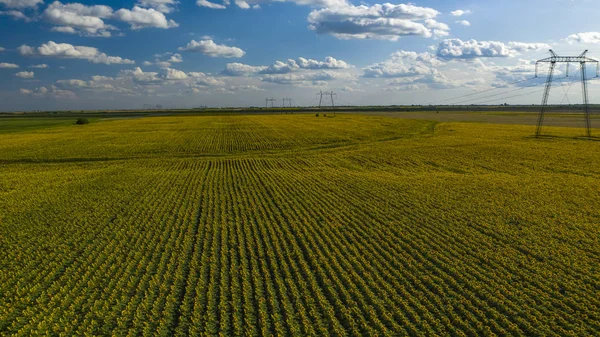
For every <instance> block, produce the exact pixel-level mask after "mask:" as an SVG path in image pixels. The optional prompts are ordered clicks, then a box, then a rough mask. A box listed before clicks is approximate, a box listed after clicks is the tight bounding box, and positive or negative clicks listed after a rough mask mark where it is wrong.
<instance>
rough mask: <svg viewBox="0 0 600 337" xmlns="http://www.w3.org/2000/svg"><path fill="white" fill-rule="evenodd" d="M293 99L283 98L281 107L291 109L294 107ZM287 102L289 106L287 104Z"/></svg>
mask: <svg viewBox="0 0 600 337" xmlns="http://www.w3.org/2000/svg"><path fill="white" fill-rule="evenodd" d="M292 101H293V100H292V99H291V98H283V99H282V103H281V107H282V108H286V107H287V108H291V107H292ZM286 102H287V104H286Z"/></svg>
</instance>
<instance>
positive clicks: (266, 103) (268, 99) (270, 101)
mask: <svg viewBox="0 0 600 337" xmlns="http://www.w3.org/2000/svg"><path fill="white" fill-rule="evenodd" d="M269 103H271V108H274V107H275V98H265V108H268V107H269Z"/></svg>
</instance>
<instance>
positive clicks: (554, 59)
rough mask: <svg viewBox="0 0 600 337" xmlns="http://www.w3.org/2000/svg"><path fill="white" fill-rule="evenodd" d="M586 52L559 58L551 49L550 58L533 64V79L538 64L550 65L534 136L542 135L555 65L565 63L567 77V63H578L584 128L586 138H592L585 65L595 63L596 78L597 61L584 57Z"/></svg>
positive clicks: (536, 74)
mask: <svg viewBox="0 0 600 337" xmlns="http://www.w3.org/2000/svg"><path fill="white" fill-rule="evenodd" d="M587 52H588V51H587V50H585V51H584V52H583V53H581V54H580V55H579V56H559V55H557V54H556V53H555V52H554V51H553V50H552V49H550V54H551V55H552V56H550V57H548V58H545V59H541V60H538V61H537V62H535V77H538V65H539V64H540V63H550V69H549V70H548V77H547V78H546V86H545V88H544V95H543V96H542V107H541V110H540V115H539V117H538V123H537V129H536V130H535V136H536V137H539V136H540V135H541V133H542V125H543V124H544V114H545V113H546V110H547V108H548V97H549V95H550V88H551V87H552V78H553V75H554V69H555V68H556V63H566V64H567V71H566V73H567V74H566V75H567V77H568V76H569V63H579V66H580V70H581V90H582V93H583V109H584V112H585V127H586V129H587V136H588V137H591V136H592V125H591V121H590V108H589V99H588V90H587V78H586V76H587V75H586V64H587V63H595V64H596V77H598V71H599V68H598V61H597V60H594V59H591V58H589V57H587V56H586V54H587Z"/></svg>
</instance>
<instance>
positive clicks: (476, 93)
mask: <svg viewBox="0 0 600 337" xmlns="http://www.w3.org/2000/svg"><path fill="white" fill-rule="evenodd" d="M536 78H537V77H532V78H527V79H524V80H519V81H515V82H512V83H507V84H505V85H502V86H499V87H494V88H490V89H485V90H481V91H477V92H474V93H470V94H466V95H462V96H457V97H452V98H447V99H443V100H441V101H434V102H431V103H429V104H428V105H433V104H434V103H435V104H436V105H439V104H437V103H441V102H447V101H453V100H456V99H461V98H465V97H470V96H473V95H478V94H483V93H484V92H488V91H492V90H497V89H503V88H506V87H510V86H511V85H514V84H518V83H522V82H527V81H531V80H534V79H536ZM454 104H456V103H454Z"/></svg>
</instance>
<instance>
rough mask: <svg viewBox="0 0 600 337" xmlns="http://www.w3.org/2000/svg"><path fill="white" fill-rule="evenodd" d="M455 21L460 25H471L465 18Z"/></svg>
mask: <svg viewBox="0 0 600 337" xmlns="http://www.w3.org/2000/svg"><path fill="white" fill-rule="evenodd" d="M455 23H457V24H459V25H461V26H465V27H469V26H471V23H470V22H469V21H467V20H458V21H456V22H455Z"/></svg>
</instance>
